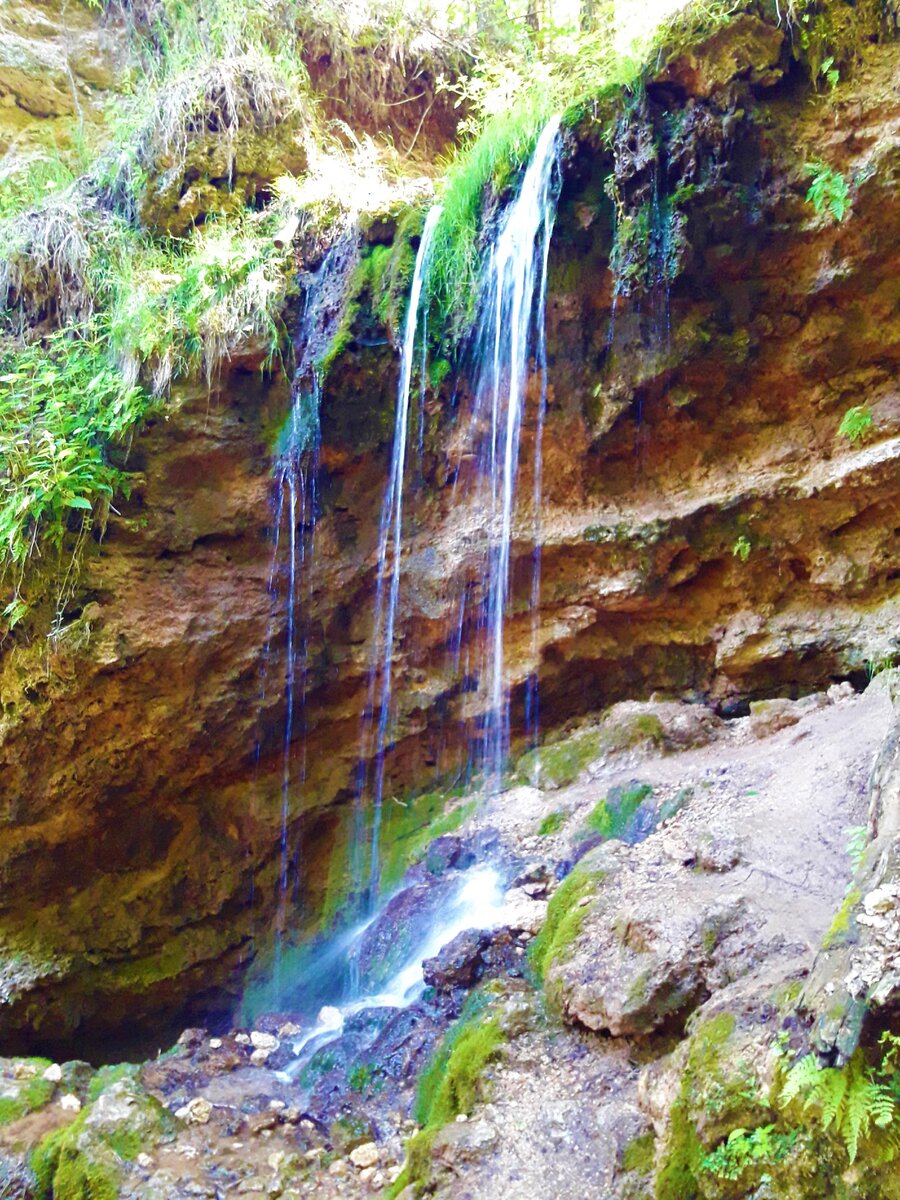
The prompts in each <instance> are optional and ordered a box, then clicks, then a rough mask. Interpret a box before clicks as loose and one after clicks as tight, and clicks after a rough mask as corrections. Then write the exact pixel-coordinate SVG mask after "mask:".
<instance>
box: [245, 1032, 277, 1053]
mask: <svg viewBox="0 0 900 1200" xmlns="http://www.w3.org/2000/svg"><path fill="white" fill-rule="evenodd" d="M250 1044H251V1045H252V1046H253V1048H254V1050H268V1051H269V1053H270V1054H271V1052H272V1051H273V1050H277V1049H278V1047H279V1046H280V1045H281V1043H280V1042H279V1040H278V1038H277V1037H276V1036H275V1034H274V1033H261V1032H260V1031H259V1030H258V1029H254V1030H253V1032H252V1033H251V1034H250Z"/></svg>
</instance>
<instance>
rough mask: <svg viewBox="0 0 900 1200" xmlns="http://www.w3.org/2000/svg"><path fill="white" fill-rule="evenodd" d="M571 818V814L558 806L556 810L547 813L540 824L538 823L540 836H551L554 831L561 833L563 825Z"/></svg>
mask: <svg viewBox="0 0 900 1200" xmlns="http://www.w3.org/2000/svg"><path fill="white" fill-rule="evenodd" d="M568 819H569V814H568V813H567V812H563V810H562V809H560V808H558V809H557V810H556V812H552V813H547V815H546V817H544V819H543V821H541V823H540V825H538V837H549V836H550V835H551V834H553V833H559V831H560V830H561V829H562V827H563V825H565V823H566V821H568Z"/></svg>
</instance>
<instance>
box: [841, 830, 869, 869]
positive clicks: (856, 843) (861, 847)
mask: <svg viewBox="0 0 900 1200" xmlns="http://www.w3.org/2000/svg"><path fill="white" fill-rule="evenodd" d="M846 833H847V835H848V837H847V854H848V856H849V858H850V866H851V868H852V869H853V873H854V875H855V874H856V872H857V871H858V870H859V868H860V867H861V866H862V864H863V861H864V859H865V857H866V847H867V846H868V844H869V830H868V828H867V826H865V825H854V826H853V827H852V828H850V829H847V830H846Z"/></svg>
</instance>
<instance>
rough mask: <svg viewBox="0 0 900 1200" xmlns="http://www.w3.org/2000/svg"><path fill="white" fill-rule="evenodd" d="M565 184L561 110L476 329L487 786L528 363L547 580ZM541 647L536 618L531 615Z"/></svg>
mask: <svg viewBox="0 0 900 1200" xmlns="http://www.w3.org/2000/svg"><path fill="white" fill-rule="evenodd" d="M558 194H559V119H558V118H556V117H554V118H553V119H552V120H551V121H550V122H548V124H547V125H546V126H545V127H544V129H543V131H542V133H541V135H540V137H539V138H538V141H537V145H536V147H535V151H534V155H533V157H532V160H531V162H530V164H529V166H528V169H527V170H526V172H525V175H524V176H523V179H522V185H521V188H520V190H519V193H518V195H517V196H516V198H515V199H514V200H513V201H512V202H511V203H510V205H509V207H508V208H507V209H506V211H505V213H504V214H503V216H502V218H501V220H500V224H499V227H498V230H497V233H496V236H495V238H494V241H493V244H492V246H491V248H490V251H489V254H488V259H487V265H486V269H485V275H484V280H483V284H482V293H481V303H480V306H479V316H478V320H477V324H476V335H475V342H474V345H475V354H476V369H475V399H474V405H473V411H472V418H471V433H470V445H471V447H472V450H473V452H474V459H475V463H476V470H477V481H476V485H475V488H474V503H475V505H476V509H475V512H476V515H477V516H478V517H479V518H480V520H482V521H483V522H484V523H485V524H486V527H487V530H488V536H489V539H490V542H489V545H488V548H487V552H486V555H485V559H484V569H483V574H482V580H481V589H480V590H481V596H482V611H481V614H480V616H479V624H480V625H482V626H483V630H484V649H483V653H482V672H481V679H482V689H483V696H484V701H485V718H484V741H483V747H482V765H483V770H484V776H485V783H486V787H487V789H488V791H498V790H499V788H500V784H501V779H502V773H503V766H504V763H505V761H506V757H507V754H508V750H509V688H508V685H507V681H506V667H505V660H504V641H503V623H504V617H505V615H506V611H507V605H508V601H509V573H510V547H511V543H512V537H513V520H514V517H515V511H516V482H517V477H518V469H519V447H520V435H521V430H522V421H523V416H524V412H525V405H526V400H527V392H528V381H529V364H530V363H531V362H532V360H534V362H535V365H536V369H537V374H538V378H539V394H538V402H537V413H536V417H535V452H534V462H533V504H534V521H535V528H534V530H533V535H534V544H535V551H534V555H533V572H532V585H531V597H530V606H531V607H532V610H533V612H534V613H535V619H536V610H537V598H538V591H539V587H540V550H539V540H540V539H539V528H538V525H537V523H538V522H539V520H540V507H541V440H542V433H543V424H544V412H545V408H546V401H547V379H546V376H547V351H546V340H545V335H544V318H545V309H546V293H547V262H548V255H549V248H550V238H551V235H552V232H553V224H554V221H555V217H556V202H557V198H558ZM532 642H533V649H534V657H536V651H537V645H536V643H537V628H536V625H534V624H533V632H532ZM527 708H528V715H529V725H530V726H531V729H530V730H529V732H530V733H531V735H532V737H534V736H536V722H537V691H536V683H535V680H534V679H533V678H532V680H531V681H530V682H529V686H528V694H527Z"/></svg>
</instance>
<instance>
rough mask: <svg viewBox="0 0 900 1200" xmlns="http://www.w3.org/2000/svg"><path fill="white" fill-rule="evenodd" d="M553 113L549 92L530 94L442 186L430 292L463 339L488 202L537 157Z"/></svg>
mask: <svg viewBox="0 0 900 1200" xmlns="http://www.w3.org/2000/svg"><path fill="white" fill-rule="evenodd" d="M552 112H553V102H552V97H551V96H550V95H549V94H548V93H547V92H546V91H537V92H535V93H528V92H526V93H525V94H524V95H523V96H522V97H521V100H520V102H519V104H517V106H516V107H515V108H510V109H506V110H504V111H502V112H499V113H497V114H496V115H494V116H492V117H491V118H490V119H488V120H487V121H486V122H485V124H484V127H483V129H481V130H480V132H479V133H478V134H477V135H476V136H474V137H472V138H471V140H470V141H469V142H468V143H466V144H465V145H464V146H463V147H462V148H461V149H460V150H459V151H457V152H456V153H455V154H454V156H453V157H452V159H451V160H450V163H449V164H448V166H447V169H446V172H445V174H444V178H443V181H442V184H441V188H440V201H441V204H442V206H443V211H442V213H441V218H440V221H439V222H438V225H437V227H436V229H435V231H434V242H433V249H432V266H431V271H430V273H429V279H428V290H429V295H430V297H431V300H432V303H433V304H434V305H435V307H436V310H437V312H438V313H439V315H440V317H441V319H442V320H443V321H445V322H448V323H449V325H450V329H451V333H452V334H453V335H454V336H456V337H459V336H461V335H462V334H463V333H465V332H466V331H467V330H468V328H469V326H470V325H471V323H472V318H473V316H474V312H475V301H476V296H477V289H478V282H479V279H480V276H481V257H480V251H479V234H480V231H481V219H482V214H483V212H484V209H485V204H486V202H487V201H488V199H489V198H490V196H491V195H492V194H499V193H500V192H501V191H502V190H503V189H504V188H505V187H506V186H507V184H508V183H509V181H510V179H511V178H512V177H513V176H514V174H515V172H516V171H517V170H518V169H519V168H520V167H521V166H523V165H524V164H525V163H527V161H528V159H529V158H530V157H531V153H532V151H533V149H534V145H535V142H536V141H537V138H538V135H539V134H540V132H541V129H542V128H543V127H544V125H545V124H546V122H547V120H548V119H549V117H550V115H551V113H552Z"/></svg>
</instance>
